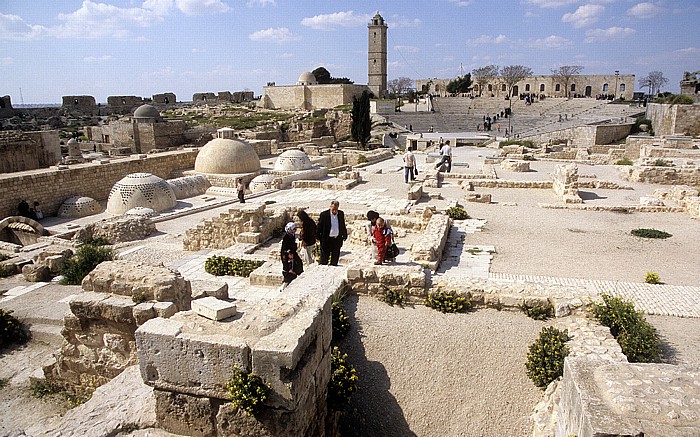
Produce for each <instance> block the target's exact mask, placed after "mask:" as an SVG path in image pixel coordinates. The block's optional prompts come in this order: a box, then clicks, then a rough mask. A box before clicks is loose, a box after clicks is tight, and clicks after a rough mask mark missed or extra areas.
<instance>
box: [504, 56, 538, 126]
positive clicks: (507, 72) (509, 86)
mask: <svg viewBox="0 0 700 437" xmlns="http://www.w3.org/2000/svg"><path fill="white" fill-rule="evenodd" d="M500 76H501V80H502V81H503V82H504V83H505V84H506V90H508V96H510V97H509V98H508V107H509V110H508V112H509V113H511V114H512V109H513V98H512V97H513V96H512V94H513V87H514V86H515V84H516V83H518V82H520V81H521V80H523V79H525V78H526V77H528V76H532V69H530V68H529V67H526V66H524V65H508V66H506V67H502V68H501V71H500ZM511 118H513V116H512V115H510V116H509V117H508V130H510V119H511Z"/></svg>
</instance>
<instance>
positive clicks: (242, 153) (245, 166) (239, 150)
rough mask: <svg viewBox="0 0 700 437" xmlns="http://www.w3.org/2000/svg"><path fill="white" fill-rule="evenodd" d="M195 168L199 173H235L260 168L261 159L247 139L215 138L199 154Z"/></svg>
mask: <svg viewBox="0 0 700 437" xmlns="http://www.w3.org/2000/svg"><path fill="white" fill-rule="evenodd" d="M194 170H195V171H196V172H199V173H213V174H235V173H251V172H254V171H257V170H260V159H259V158H258V154H257V153H255V149H253V146H251V145H250V144H248V143H247V142H245V141H241V140H232V139H224V138H214V139H213V140H211V141H209V142H208V143H207V144H206V145H205V146H204V147H202V150H200V151H199V153H198V154H197V159H196V160H195V162H194Z"/></svg>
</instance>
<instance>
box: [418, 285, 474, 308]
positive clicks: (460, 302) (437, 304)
mask: <svg viewBox="0 0 700 437" xmlns="http://www.w3.org/2000/svg"><path fill="white" fill-rule="evenodd" d="M425 306H427V307H429V308H432V309H434V310H438V311H440V312H442V313H463V312H466V311H467V310H469V309H470V308H471V307H472V301H471V298H470V297H468V296H462V295H461V294H458V293H457V292H456V291H454V290H452V291H437V292H435V293H430V294H428V297H427V298H426V299H425Z"/></svg>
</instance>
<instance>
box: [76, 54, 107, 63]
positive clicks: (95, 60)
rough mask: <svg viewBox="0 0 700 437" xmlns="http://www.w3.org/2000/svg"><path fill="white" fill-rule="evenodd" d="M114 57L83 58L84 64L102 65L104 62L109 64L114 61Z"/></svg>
mask: <svg viewBox="0 0 700 437" xmlns="http://www.w3.org/2000/svg"><path fill="white" fill-rule="evenodd" d="M113 59H114V57H112V56H110V55H102V56H86V57H84V58H83V62H87V63H90V64H100V63H103V62H109V61H111V60H113Z"/></svg>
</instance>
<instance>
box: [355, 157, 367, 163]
mask: <svg viewBox="0 0 700 437" xmlns="http://www.w3.org/2000/svg"><path fill="white" fill-rule="evenodd" d="M366 162H369V160H368V159H367V157H366V156H365V155H360V156H358V157H357V163H358V164H364V163H366Z"/></svg>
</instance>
